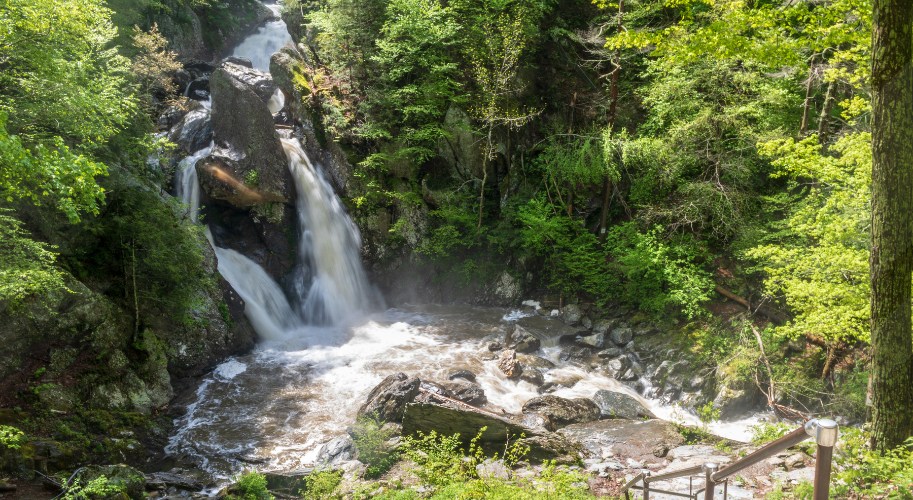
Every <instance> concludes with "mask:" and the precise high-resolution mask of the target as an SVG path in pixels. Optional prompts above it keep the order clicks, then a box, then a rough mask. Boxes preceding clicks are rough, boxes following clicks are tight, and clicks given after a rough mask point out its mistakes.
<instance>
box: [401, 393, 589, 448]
mask: <svg viewBox="0 0 913 500" xmlns="http://www.w3.org/2000/svg"><path fill="white" fill-rule="evenodd" d="M482 427H485V428H486V430H485V432H484V433H483V434H482V437H481V439H480V443H481V445H482V446H483V447H484V448H486V449H489V450H491V451H498V452H500V453H503V452H504V445H505V443H507V442H508V440H510V442H514V441H516V440H517V438H518V437H519V436H520V434H525V435H526V437H525V438H523V439H521V440H520V441H521V442H522V443H524V444H526V445H528V446H529V447H530V453H529V455H527V457H528V458H530V459H532V460H549V459H555V460H558V461H560V462H573V461H576V460H577V459H578V457H579V453H580V451H581V448H580V446H579V445H578V444H577V443H575V442H573V441H571V440H569V439H566V438H564V437H562V436H560V435H558V434H554V433H551V432H547V431H545V430H541V429H531V428H528V427H524V426H522V425H520V424H518V423H515V422H513V421H511V420H509V419H507V418H504V417H500V416H498V415H495V414H493V413H490V412H481V411H467V410H465V409H456V408H450V407H447V406H442V405H436V404H428V403H413V404H410V405H408V406H407V407H406V412H405V415H404V417H403V434H404V435H411V434H414V433H416V432H419V431H421V432H424V433H428V432H431V431H436V432H437V433H438V434H442V435H445V436H450V435H453V434H459V435H460V437H461V438H462V439H465V440H466V441H469V440H470V439H472V438H473V437H475V436H476V434H478V432H479V430H480V429H481V428H482Z"/></svg>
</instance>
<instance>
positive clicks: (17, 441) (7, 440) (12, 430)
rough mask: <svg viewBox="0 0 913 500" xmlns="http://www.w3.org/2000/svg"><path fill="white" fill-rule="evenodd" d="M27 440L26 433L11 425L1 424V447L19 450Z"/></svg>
mask: <svg viewBox="0 0 913 500" xmlns="http://www.w3.org/2000/svg"><path fill="white" fill-rule="evenodd" d="M24 441H25V434H24V433H23V432H22V431H20V430H19V429H17V428H16V427H13V426H11V425H0V447H2V448H5V449H7V450H18V449H19V448H20V447H21V446H22V443H23V442H24Z"/></svg>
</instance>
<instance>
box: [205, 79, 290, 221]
mask: <svg viewBox="0 0 913 500" xmlns="http://www.w3.org/2000/svg"><path fill="white" fill-rule="evenodd" d="M227 66H235V67H237V68H242V69H247V68H244V67H243V66H238V65H234V64H230V63H229V64H228V65H227ZM211 80H212V127H213V139H214V141H215V148H214V149H213V151H212V154H210V156H208V157H207V158H205V159H204V160H203V161H200V162H199V163H198V164H197V173H198V174H199V179H200V186H201V188H202V189H203V191H204V192H205V193H206V194H207V195H208V196H209V197H210V198H214V199H217V200H223V201H226V202H228V203H229V204H231V205H234V206H236V207H250V206H254V205H263V204H267V203H276V202H278V203H289V202H290V201H291V200H293V199H294V193H295V188H294V183H293V182H292V178H291V174H290V173H289V169H288V160H287V159H286V156H285V153H284V151H283V147H282V142H281V141H280V139H279V134H278V133H277V132H276V129H275V127H274V126H273V116H272V114H271V113H270V112H269V109H267V106H266V103H265V102H264V101H263V100H262V99H261V97H260V96H259V95H258V94H257V93H256V91H255V89H254V87H252V86H251V85H250V84H248V83H245V82H244V81H242V80H241V79H239V78H238V77H236V75H235V74H233V73H231V72H229V71H227V70H226V69H224V68H219V69H217V70H216V71H215V72H214V73H213V74H212V79H211Z"/></svg>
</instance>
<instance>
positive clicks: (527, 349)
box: [504, 325, 542, 354]
mask: <svg viewBox="0 0 913 500" xmlns="http://www.w3.org/2000/svg"><path fill="white" fill-rule="evenodd" d="M504 344H505V345H506V346H507V348H508V349H513V350H514V351H516V352H518V353H524V354H526V353H532V352H536V351H538V350H539V348H540V347H541V346H542V341H541V340H539V339H538V338H537V337H536V336H535V335H533V334H532V333H530V332H529V331H527V330H526V329H525V328H523V327H522V326H520V325H516V326H515V327H514V331H513V332H512V333H509V334H508V335H507V336H506V337H505V339H504Z"/></svg>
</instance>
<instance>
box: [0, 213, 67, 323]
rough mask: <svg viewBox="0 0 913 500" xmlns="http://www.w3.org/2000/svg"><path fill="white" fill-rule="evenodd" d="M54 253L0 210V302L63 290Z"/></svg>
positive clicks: (15, 301) (61, 273) (20, 224)
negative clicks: (33, 238)
mask: <svg viewBox="0 0 913 500" xmlns="http://www.w3.org/2000/svg"><path fill="white" fill-rule="evenodd" d="M56 259H57V256H56V255H55V254H54V253H53V252H52V251H51V250H50V248H49V247H48V245H46V244H44V243H41V242H38V241H35V240H32V239H31V238H29V235H28V234H27V233H26V232H25V230H23V229H22V223H21V222H19V221H18V220H17V219H14V218H13V217H10V216H9V215H6V214H5V213H3V212H0V303H2V302H5V303H7V304H10V305H13V306H15V305H17V304H20V303H21V302H22V301H23V300H25V299H27V298H29V297H31V296H35V295H43V294H47V293H51V292H55V291H60V290H66V289H67V288H66V285H65V284H64V274H63V272H61V271H60V270H59V269H58V268H57V267H56V266H55V262H56Z"/></svg>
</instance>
